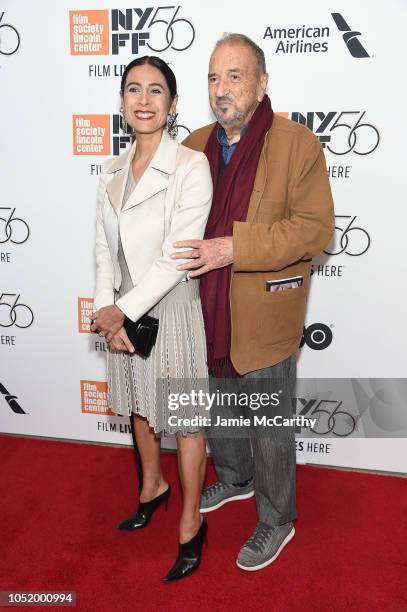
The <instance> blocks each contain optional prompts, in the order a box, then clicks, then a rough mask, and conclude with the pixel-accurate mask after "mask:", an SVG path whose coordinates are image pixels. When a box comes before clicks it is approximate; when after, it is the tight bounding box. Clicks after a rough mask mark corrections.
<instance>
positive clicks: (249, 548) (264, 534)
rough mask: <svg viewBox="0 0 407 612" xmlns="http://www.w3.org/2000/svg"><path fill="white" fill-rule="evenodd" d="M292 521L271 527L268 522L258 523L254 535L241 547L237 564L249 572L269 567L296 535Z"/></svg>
mask: <svg viewBox="0 0 407 612" xmlns="http://www.w3.org/2000/svg"><path fill="white" fill-rule="evenodd" d="M294 534H295V529H294V526H293V524H292V523H285V524H284V525H279V526H277V527H271V526H270V525H267V524H266V523H257V526H256V529H255V530H254V532H253V535H252V536H251V537H250V538H249V539H248V540H247V542H246V544H244V545H243V546H242V548H241V549H240V552H239V555H238V557H237V560H236V564H237V566H238V567H240V569H242V570H246V571H248V572H255V571H256V570H260V569H263V567H267V565H270V563H273V561H275V559H277V557H278V555H279V554H280V552H281V551H282V550H283V548H284V546H285V545H286V544H288V542H289V541H290V540H291V539H292V538H293V537H294Z"/></svg>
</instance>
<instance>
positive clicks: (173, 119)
mask: <svg viewBox="0 0 407 612" xmlns="http://www.w3.org/2000/svg"><path fill="white" fill-rule="evenodd" d="M177 117H178V113H174V114H172V115H168V119H167V132H168V134H169V135H170V136H171V138H174V139H175V138H176V137H177V136H178V123H177Z"/></svg>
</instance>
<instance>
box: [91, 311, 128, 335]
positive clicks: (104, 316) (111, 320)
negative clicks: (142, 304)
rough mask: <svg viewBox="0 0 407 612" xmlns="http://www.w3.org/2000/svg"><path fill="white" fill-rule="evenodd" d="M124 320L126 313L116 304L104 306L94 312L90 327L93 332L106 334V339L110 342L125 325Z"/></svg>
mask: <svg viewBox="0 0 407 612" xmlns="http://www.w3.org/2000/svg"><path fill="white" fill-rule="evenodd" d="M123 321H124V314H123V313H122V311H121V310H120V308H118V307H117V306H116V304H113V305H112V306H104V307H103V308H99V310H97V311H96V312H95V313H94V314H93V317H92V325H91V326H90V329H91V330H92V331H93V332H99V335H100V336H104V337H105V338H106V341H107V342H110V341H111V339H112V338H113V336H114V335H115V334H117V332H118V331H119V329H120V328H121V327H122V326H123Z"/></svg>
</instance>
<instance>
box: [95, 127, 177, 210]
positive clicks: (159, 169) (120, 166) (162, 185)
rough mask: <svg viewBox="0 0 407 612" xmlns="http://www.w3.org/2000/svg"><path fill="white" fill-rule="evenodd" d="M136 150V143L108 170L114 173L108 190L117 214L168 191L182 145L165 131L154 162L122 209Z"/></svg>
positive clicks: (152, 161) (107, 187)
mask: <svg viewBox="0 0 407 612" xmlns="http://www.w3.org/2000/svg"><path fill="white" fill-rule="evenodd" d="M136 147H137V141H135V142H134V143H133V145H132V147H131V149H130V150H128V151H126V152H125V153H124V154H123V155H121V156H120V157H118V158H117V159H116V160H114V162H113V163H112V164H111V166H110V167H109V169H108V170H107V172H108V174H109V173H113V174H114V176H113V178H112V179H111V180H110V181H109V182H108V184H107V186H106V191H107V194H108V197H109V200H110V203H111V205H112V206H113V208H114V210H115V211H116V213H120V211H121V210H123V211H124V210H128V209H129V208H132V207H133V206H137V205H138V204H141V202H144V201H145V200H148V199H149V198H151V197H152V196H154V195H156V194H157V193H159V192H160V191H163V190H164V189H166V188H167V187H168V180H169V175H170V174H173V173H174V172H175V166H176V157H177V151H178V143H177V142H176V141H174V140H172V139H171V138H170V136H169V135H168V133H167V132H166V130H164V132H163V134H162V137H161V141H160V144H159V146H158V148H157V151H156V152H155V155H154V157H153V159H152V160H151V162H150V164H149V166H148V167H147V168H146V170H145V172H144V174H143V176H142V177H141V179H140V180H139V182H138V183H137V185H136V187H135V188H134V190H133V192H132V194H131V195H130V197H129V198H128V200H127V202H126V204H125V205H124V206H123V208H122V203H123V197H124V191H125V186H126V182H127V177H128V174H129V172H130V171H131V162H132V160H133V157H134V154H135V152H136Z"/></svg>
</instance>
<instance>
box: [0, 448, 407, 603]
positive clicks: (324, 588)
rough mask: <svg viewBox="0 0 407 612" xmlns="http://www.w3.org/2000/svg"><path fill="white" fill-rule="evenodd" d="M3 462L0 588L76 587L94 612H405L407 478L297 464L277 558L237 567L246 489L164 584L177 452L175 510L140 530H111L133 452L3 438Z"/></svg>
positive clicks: (125, 509)
mask: <svg viewBox="0 0 407 612" xmlns="http://www.w3.org/2000/svg"><path fill="white" fill-rule="evenodd" d="M0 462H1V463H0V465H1V475H0V483H1V488H0V490H1V498H0V511H1V514H0V517H1V522H0V542H1V555H0V590H18V589H20V590H21V589H25V590H50V591H52V590H65V591H66V590H75V591H76V592H77V609H78V610H80V611H82V610H89V611H92V612H93V611H96V612H99V611H100V612H104V611H107V612H110V611H116V610H117V611H118V612H122V611H130V610H131V611H138V610H143V611H145V612H150V611H154V612H155V611H158V610H165V611H166V612H167V611H168V612H171V611H177V612H183V611H184V610H185V611H186V610H188V611H189V610H191V611H195V610H197V611H206V610H208V611H209V610H211V611H212V610H214V611H218V610H219V611H222V612H223V611H231V610H235V611H240V610H242V611H243V610H244V611H245V612H246V611H250V610H253V611H254V610H256V612H259V611H260V612H262V611H263V610H267V611H278V612H280V611H287V612H288V611H289V612H297V611H298V612H300V611H301V612H309V611H317V612H326V611H342V610H343V611H345V610H355V611H357V612H364V611H366V612H367V611H369V612H373V611H376V610H377V611H379V610H380V612H404V611H407V562H406V561H407V529H406V517H407V480H406V479H403V478H397V477H389V476H376V475H368V474H358V473H349V472H342V471H337V470H327V469H321V468H313V467H307V466H299V467H298V510H299V519H298V520H297V522H296V531H297V534H296V536H295V538H294V539H293V541H292V542H291V543H290V544H289V545H288V546H287V547H286V548H285V549H284V551H283V552H282V553H281V556H280V557H279V558H278V559H277V561H276V562H275V563H273V564H272V565H271V566H270V567H268V568H266V569H264V570H262V571H259V572H254V573H249V572H247V573H246V572H243V571H241V570H239V569H238V568H237V567H236V565H235V557H236V555H237V553H238V551H239V548H240V545H241V544H242V543H243V542H244V541H245V540H246V538H247V537H248V536H249V535H250V533H251V531H252V529H253V528H254V526H255V522H256V514H255V506H254V500H253V499H250V500H248V501H245V502H240V503H234V504H229V505H227V506H225V507H224V508H221V509H220V510H218V511H217V512H214V513H212V514H210V515H208V521H209V532H208V539H209V547H208V549H206V550H205V551H204V556H203V560H202V565H201V568H200V570H199V571H198V572H197V573H196V574H195V575H193V576H190V577H189V578H187V579H185V580H183V581H181V582H178V583H172V584H168V585H167V584H164V583H162V582H161V578H162V577H163V576H164V575H165V573H166V572H167V570H168V569H169V568H170V566H171V565H172V563H173V561H174V559H175V555H176V552H177V518H178V514H179V508H180V495H179V487H178V484H177V475H176V458H175V455H173V454H163V466H164V469H165V474H166V476H167V477H168V479H169V480H170V482H171V484H172V485H173V492H174V495H173V497H172V499H171V500H170V506H169V511H168V512H167V513H166V512H165V511H164V509H163V508H160V509H159V510H158V511H157V513H156V514H155V516H154V517H153V520H152V522H151V523H150V525H149V526H148V527H147V529H144V530H142V531H140V532H136V533H123V532H119V531H117V530H116V529H115V524H116V523H117V522H118V521H119V520H121V519H123V518H125V517H126V516H127V515H128V514H129V513H130V511H133V510H134V508H135V507H136V504H137V496H136V493H135V489H136V484H135V467H134V461H133V454H132V450H130V449H126V448H111V447H104V446H95V445H87V444H72V443H69V442H57V441H44V440H36V439H28V438H18V437H11V436H0ZM213 479H214V474H213V469H212V467H211V466H210V467H209V474H208V480H213ZM28 609H32V608H31V607H30V608H28ZM36 609H38V608H36ZM61 609H62V608H61ZM64 609H66V608H64ZM68 609H69V608H68Z"/></svg>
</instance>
